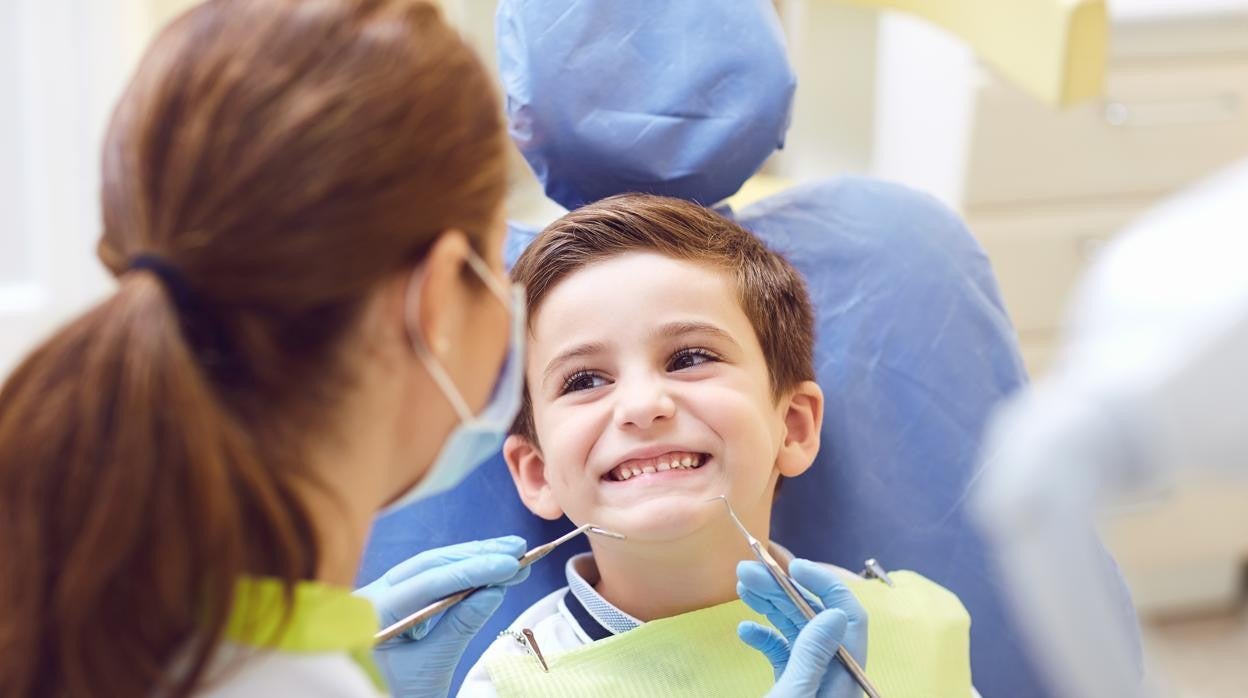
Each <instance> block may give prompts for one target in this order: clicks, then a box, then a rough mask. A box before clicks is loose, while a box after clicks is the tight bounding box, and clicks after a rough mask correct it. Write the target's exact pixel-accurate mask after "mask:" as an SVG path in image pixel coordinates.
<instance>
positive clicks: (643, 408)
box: [615, 382, 676, 429]
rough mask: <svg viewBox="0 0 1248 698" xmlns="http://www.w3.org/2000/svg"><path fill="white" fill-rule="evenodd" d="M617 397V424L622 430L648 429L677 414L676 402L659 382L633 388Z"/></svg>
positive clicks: (620, 392)
mask: <svg viewBox="0 0 1248 698" xmlns="http://www.w3.org/2000/svg"><path fill="white" fill-rule="evenodd" d="M617 395H619V401H618V402H616V405H615V422H616V424H617V425H618V426H620V427H622V428H626V427H632V428H635V429H647V428H649V427H651V426H653V425H654V423H655V422H658V421H662V420H667V419H671V418H672V415H674V414H675V413H676V402H675V401H674V400H672V396H671V395H669V394H668V393H667V391H666V390H663V388H662V386H661V385H660V384H659V383H657V382H654V383H646V384H644V385H637V386H633V387H631V388H630V389H628V390H623V391H618V392H617Z"/></svg>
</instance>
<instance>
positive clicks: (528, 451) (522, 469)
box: [503, 434, 563, 521]
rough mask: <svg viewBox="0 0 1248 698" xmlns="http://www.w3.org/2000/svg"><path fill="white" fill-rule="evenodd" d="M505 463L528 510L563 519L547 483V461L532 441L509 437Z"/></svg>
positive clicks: (540, 514) (505, 451) (548, 517)
mask: <svg viewBox="0 0 1248 698" xmlns="http://www.w3.org/2000/svg"><path fill="white" fill-rule="evenodd" d="M503 460H505V461H507V470H508V471H510V472H511V479H512V481H513V482H515V483H516V491H517V492H519V493H520V501H522V502H524V505H525V506H526V507H528V508H529V511H531V512H533V513H534V514H537V515H538V516H540V517H542V518H543V519H548V520H550V521H554V520H555V519H557V518H559V517H560V516H563V508H562V507H560V506H559V503H558V502H556V501H555V497H554V494H553V493H552V492H551V491H550V483H549V482H547V481H546V461H545V459H543V458H542V452H541V451H540V450H538V448H537V446H535V445H534V444H533V442H532V441H529V440H528V439H527V438H525V437H523V436H519V435H516V434H512V435H511V436H508V437H507V440H506V441H504V442H503Z"/></svg>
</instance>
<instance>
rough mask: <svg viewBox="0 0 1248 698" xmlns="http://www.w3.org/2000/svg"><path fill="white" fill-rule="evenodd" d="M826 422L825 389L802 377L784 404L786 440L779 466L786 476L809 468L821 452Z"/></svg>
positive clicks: (794, 474)
mask: <svg viewBox="0 0 1248 698" xmlns="http://www.w3.org/2000/svg"><path fill="white" fill-rule="evenodd" d="M822 426H823V390H822V389H821V388H820V387H819V384H818V383H816V382H814V381H802V382H801V383H800V384H799V385H798V386H797V388H795V389H794V390H793V392H792V393H791V394H790V395H789V397H788V399H787V404H786V405H785V407H784V442H783V443H782V444H781V446H780V455H779V457H778V458H777V459H776V468H777V469H778V470H779V471H780V474H781V475H783V476H785V477H796V476H798V475H801V474H802V473H804V472H806V470H807V469H809V468H810V465H811V463H814V462H815V456H817V455H819V430H820V429H821V428H822Z"/></svg>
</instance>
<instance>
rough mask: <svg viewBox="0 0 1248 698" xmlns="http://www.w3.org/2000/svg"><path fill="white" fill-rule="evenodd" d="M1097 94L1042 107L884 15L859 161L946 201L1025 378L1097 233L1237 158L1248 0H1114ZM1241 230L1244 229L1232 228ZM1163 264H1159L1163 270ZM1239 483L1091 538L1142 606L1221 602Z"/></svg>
mask: <svg viewBox="0 0 1248 698" xmlns="http://www.w3.org/2000/svg"><path fill="white" fill-rule="evenodd" d="M1111 10H1112V11H1113V14H1114V21H1113V23H1112V35H1111V52H1110V60H1109V66H1108V74H1107V76H1106V83H1105V93H1104V96H1103V98H1101V99H1098V100H1096V101H1094V102H1091V103H1087V104H1082V105H1079V106H1076V107H1072V108H1069V109H1065V110H1055V109H1051V108H1049V107H1047V106H1045V105H1043V104H1041V103H1039V102H1037V101H1036V100H1034V99H1032V98H1031V97H1029V96H1028V95H1026V94H1023V93H1022V92H1021V91H1020V90H1019V89H1017V88H1015V87H1013V86H1012V85H1010V84H1007V83H1005V82H1003V81H1002V80H1001V79H1000V78H998V77H997V76H996V75H994V74H993V73H992V71H990V70H988V69H986V68H984V67H982V66H981V65H980V64H979V63H978V62H977V61H976V59H975V58H974V56H973V55H972V54H971V53H970V51H969V50H968V49H967V48H966V47H965V46H963V45H962V44H960V43H959V42H958V41H957V40H956V39H954V38H953V37H950V36H948V35H945V34H943V33H942V32H940V31H939V30H936V29H933V28H932V27H930V26H927V25H925V24H922V23H921V22H918V21H917V20H911V19H907V18H904V17H896V16H884V17H882V18H881V20H880V32H879V36H878V42H879V52H878V55H877V60H876V69H877V86H876V99H875V104H874V107H873V108H874V110H875V112H876V115H877V125H876V131H875V134H874V145H873V150H872V165H871V171H872V173H873V174H875V175H876V176H880V177H883V178H887V179H893V180H898V181H902V182H905V183H908V184H911V185H913V186H916V187H918V188H920V189H924V190H927V191H929V192H932V193H933V194H935V195H937V196H938V197H940V198H941V199H943V200H944V201H945V202H946V203H948V204H949V205H951V206H953V207H954V208H955V209H957V210H959V211H960V212H961V213H962V214H963V215H964V216H965V218H966V220H967V222H968V224H969V225H970V227H971V230H972V231H973V232H974V233H975V235H976V236H977V237H978V238H979V240H980V241H981V242H982V244H983V246H984V248H985V249H986V250H987V252H988V255H989V257H990V258H991V259H992V263H993V267H994V269H995V271H996V274H997V278H998V280H999V282H1000V284H1001V290H1002V293H1003V295H1004V297H1005V302H1006V305H1007V306H1008V309H1009V311H1010V315H1011V317H1012V319H1013V321H1014V324H1015V327H1016V328H1017V330H1018V335H1019V340H1020V343H1021V346H1022V350H1023V357H1024V359H1025V361H1026V362H1027V365H1028V367H1029V369H1030V371H1031V372H1032V374H1033V375H1038V374H1041V373H1043V372H1044V371H1045V369H1046V368H1047V367H1048V366H1049V365H1050V364H1051V362H1052V361H1053V360H1054V359H1056V358H1057V357H1056V356H1055V353H1056V349H1057V346H1058V332H1059V329H1060V327H1061V326H1062V324H1063V316H1064V314H1065V312H1066V307H1067V304H1068V300H1069V298H1070V294H1071V291H1072V290H1073V287H1074V285H1075V284H1076V283H1077V281H1078V279H1079V278H1080V277H1081V276H1082V274H1083V272H1084V270H1085V269H1086V268H1087V266H1088V263H1089V262H1090V261H1091V260H1092V259H1093V258H1094V257H1095V255H1096V254H1097V251H1098V249H1099V248H1100V247H1101V245H1102V244H1103V243H1104V241H1105V240H1107V239H1109V238H1110V237H1111V236H1113V235H1114V234H1116V233H1117V232H1118V231H1120V230H1122V229H1123V228H1124V227H1125V226H1126V225H1127V224H1128V223H1130V222H1131V220H1132V219H1133V218H1134V217H1135V216H1137V215H1139V214H1140V213H1142V212H1143V211H1144V210H1145V209H1147V208H1149V207H1150V206H1151V205H1153V204H1155V203H1157V202H1158V201H1159V200H1160V199H1161V198H1163V197H1165V196H1166V195H1167V194H1171V193H1173V192H1176V191H1177V190H1180V189H1182V188H1184V187H1186V186H1187V185H1189V184H1192V183H1193V182H1194V181H1195V180H1197V179H1199V178H1201V177H1203V176H1205V175H1208V174H1211V173H1213V172H1214V171H1216V170H1218V169H1220V168H1222V167H1223V166H1224V165H1227V164H1230V163H1231V162H1234V161H1236V160H1240V159H1242V158H1244V157H1248V2H1244V1H1242V0H1239V1H1232V0H1189V1H1188V2H1159V1H1157V0H1154V1H1152V2H1144V1H1143V0H1137V1H1136V2H1120V3H1117V5H1116V6H1115V5H1112V4H1111ZM1245 234H1248V228H1245ZM1165 274H1166V270H1165V269H1164V268H1159V269H1157V270H1156V276H1157V280H1158V283H1165V278H1166V276H1165ZM1246 512H1248V488H1245V487H1244V486H1243V485H1242V483H1241V484H1239V485H1238V486H1232V485H1229V484H1227V483H1217V484H1210V483H1207V482H1194V481H1190V480H1183V479H1180V480H1179V481H1178V482H1177V483H1176V484H1175V486H1174V487H1173V488H1172V489H1171V491H1169V492H1167V493H1166V495H1165V496H1161V497H1158V498H1157V499H1156V500H1155V501H1151V502H1148V503H1146V504H1142V505H1139V506H1136V507H1134V508H1132V509H1131V510H1129V511H1121V512H1117V513H1116V514H1115V515H1114V516H1111V517H1109V518H1108V519H1107V521H1106V522H1105V536H1106V541H1107V543H1108V544H1109V546H1110V548H1111V549H1112V550H1113V552H1114V554H1115V556H1116V558H1117V559H1118V562H1119V564H1120V565H1121V566H1122V568H1123V571H1124V574H1125V575H1126V577H1127V580H1128V583H1129V584H1130V585H1131V587H1132V592H1133V594H1134V596H1135V601H1136V604H1137V608H1138V609H1139V610H1140V612H1141V613H1143V614H1146V615H1147V614H1156V613H1173V612H1180V611H1185V610H1192V609H1198V608H1210V607H1216V606H1223V605H1226V604H1229V603H1231V602H1232V601H1233V600H1234V599H1235V598H1236V596H1237V594H1238V593H1239V591H1240V584H1241V576H1242V569H1243V565H1244V561H1245V560H1246V559H1248V538H1246V537H1245V536H1244V534H1243V531H1245V530H1248V529H1245V523H1246V522H1248V513H1246Z"/></svg>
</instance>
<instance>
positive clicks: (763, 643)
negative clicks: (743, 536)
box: [737, 559, 867, 698]
mask: <svg viewBox="0 0 1248 698" xmlns="http://www.w3.org/2000/svg"><path fill="white" fill-rule="evenodd" d="M789 574H790V576H792V577H793V579H794V580H795V581H796V582H797V583H798V584H799V585H801V586H802V587H803V591H807V590H809V591H808V592H807V597H808V599H809V600H812V601H815V603H812V604H811V606H813V607H814V608H816V609H818V608H819V607H820V604H822V606H823V608H824V609H825V610H823V611H820V613H819V615H817V616H815V617H814V619H812V620H810V621H809V622H808V621H807V620H806V618H805V617H804V616H802V612H801V611H799V610H798V608H797V606H795V605H794V604H793V602H792V601H790V600H789V597H788V596H787V595H786V594H785V593H784V590H783V589H781V588H780V585H779V584H777V583H776V580H774V579H772V577H771V574H769V573H768V572H767V568H766V567H764V566H763V565H762V563H759V562H753V561H747V562H742V563H740V564H739V565H737V594H738V595H739V596H740V597H741V600H742V601H744V602H745V603H746V605H748V606H749V607H750V608H752V609H754V610H755V611H757V612H758V613H761V614H763V615H764V616H766V617H767V620H769V621H771V624H772V625H774V626H775V628H769V627H767V626H764V625H760V624H758V623H754V622H751V621H745V622H743V623H741V625H740V626H739V627H738V628H737V634H738V635H740V636H741V639H742V640H743V641H744V642H745V643H746V644H747V645H749V646H751V647H753V648H754V649H756V650H758V651H759V652H762V653H763V654H764V655H765V656H766V657H767V659H768V661H770V662H771V666H772V668H773V669H775V672H776V685H775V687H774V688H772V690H771V693H769V694H768V695H770V696H771V697H772V698H797V697H798V696H818V697H819V698H858V697H859V696H861V695H862V689H860V688H859V687H858V684H857V683H856V682H855V681H854V678H853V677H852V676H850V674H849V672H848V671H847V670H846V669H845V667H844V666H842V665H841V663H840V662H839V661H837V659H836V648H837V647H838V646H840V645H844V646H845V649H847V650H849V653H850V654H851V655H853V657H854V659H857V660H858V663H859V664H860V665H861V666H862V667H863V668H864V669H865V668H866V666H867V612H866V610H865V609H863V607H862V605H861V604H859V603H858V599H856V598H854V595H853V593H852V592H851V591H850V590H849V588H848V587H846V586H845V585H844V584H842V583H841V581H840V580H839V579H837V576H836V572H833V571H832V570H830V569H828V568H827V567H824V566H823V565H820V564H818V563H814V562H810V561H809V560H802V559H795V560H793V562H792V563H791V564H790V565H789Z"/></svg>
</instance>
